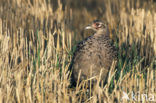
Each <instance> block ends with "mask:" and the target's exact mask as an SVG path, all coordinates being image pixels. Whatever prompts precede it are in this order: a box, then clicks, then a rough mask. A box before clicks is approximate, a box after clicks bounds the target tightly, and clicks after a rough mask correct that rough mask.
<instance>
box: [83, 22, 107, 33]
mask: <svg viewBox="0 0 156 103" xmlns="http://www.w3.org/2000/svg"><path fill="white" fill-rule="evenodd" d="M85 29H92V30H94V31H95V32H99V33H100V32H101V33H105V32H108V26H107V24H106V23H103V22H101V21H99V20H94V21H93V22H92V23H91V25H88V26H87V27H86V28H85Z"/></svg>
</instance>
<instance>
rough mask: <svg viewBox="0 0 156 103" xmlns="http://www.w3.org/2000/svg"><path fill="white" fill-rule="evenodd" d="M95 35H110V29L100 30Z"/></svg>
mask: <svg viewBox="0 0 156 103" xmlns="http://www.w3.org/2000/svg"><path fill="white" fill-rule="evenodd" d="M94 36H96V37H103V36H108V37H109V30H98V31H97V32H96V33H95V35H94Z"/></svg>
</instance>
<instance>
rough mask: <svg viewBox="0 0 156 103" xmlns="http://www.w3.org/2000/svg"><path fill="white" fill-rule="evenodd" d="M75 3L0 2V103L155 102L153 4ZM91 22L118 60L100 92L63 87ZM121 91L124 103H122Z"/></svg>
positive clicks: (155, 21)
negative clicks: (101, 24)
mask: <svg viewBox="0 0 156 103" xmlns="http://www.w3.org/2000/svg"><path fill="white" fill-rule="evenodd" d="M79 3H80V4H77V5H79V6H80V7H77V6H76V5H75V3H74V2H72V1H70V0H69V1H66V2H63V1H61V0H58V1H57V2H54V1H53V0H52V1H49V0H39V1H37V0H25V1H21V0H12V1H11V0H1V1H0V8H1V9H0V11H1V12H0V103H8V102H11V103H14V102H18V103H35V102H36V103H38V102H41V103H47V102H50V103H62V102H63V103H77V102H90V103H96V102H97V101H99V102H105V103H114V102H116V103H118V102H119V103H120V102H121V103H133V102H144V103H148V102H151V101H152V102H156V88H155V84H156V79H155V78H156V56H155V54H156V38H155V37H156V19H155V18H156V8H155V7H156V6H155V5H156V4H155V1H146V0H144V1H139V0H138V1H137V2H135V0H131V1H126V0H122V3H121V4H120V2H119V1H116V0H110V1H106V0H104V1H103V2H102V1H97V2H93V3H94V4H95V5H94V6H90V5H91V4H92V1H90V2H89V1H86V2H84V5H86V6H84V5H82V3H81V1H80V2H79ZM55 4H57V6H55ZM71 5H72V6H71ZM74 5H75V6H74ZM79 8H80V9H79ZM93 8H94V9H93ZM97 18H98V19H100V20H105V21H107V22H108V23H109V25H110V32H111V34H112V40H113V41H114V45H115V46H116V47H117V48H118V49H119V52H118V54H119V57H118V61H117V62H116V64H113V65H112V68H111V69H110V72H109V76H108V83H107V84H106V85H105V86H104V87H103V86H97V87H96V88H94V89H92V90H90V91H89V92H88V90H87V89H86V88H85V87H83V86H84V82H82V83H80V85H77V86H76V87H75V88H69V87H70V80H71V78H70V76H71V73H70V71H69V70H68V68H69V65H70V63H71V58H72V56H73V55H72V54H73V51H74V49H75V45H76V43H77V42H78V41H80V40H82V39H84V38H83V37H87V36H89V34H91V32H90V31H83V28H84V27H85V26H86V25H88V23H90V22H91V21H92V20H94V19H97ZM96 79H98V81H99V80H100V76H99V77H96ZM123 92H125V93H127V94H128V96H129V99H130V100H126V99H123V100H122V96H123ZM133 93H134V94H133ZM142 94H145V95H144V97H143V98H142ZM146 94H147V95H146ZM132 96H134V98H133V97H132ZM152 96H154V98H153V97H152Z"/></svg>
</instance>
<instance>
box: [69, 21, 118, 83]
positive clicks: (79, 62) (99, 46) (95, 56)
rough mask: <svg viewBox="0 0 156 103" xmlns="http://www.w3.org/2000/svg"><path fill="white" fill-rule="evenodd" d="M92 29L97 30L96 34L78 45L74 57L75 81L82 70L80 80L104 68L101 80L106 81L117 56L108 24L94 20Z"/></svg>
mask: <svg viewBox="0 0 156 103" xmlns="http://www.w3.org/2000/svg"><path fill="white" fill-rule="evenodd" d="M96 23H98V25H97V24H96ZM99 25H101V26H99ZM98 26H99V28H98ZM91 29H93V30H94V31H95V34H94V35H92V36H90V37H88V38H86V39H85V40H83V41H82V42H80V43H79V44H78V45H77V48H76V51H75V53H74V56H73V58H72V65H71V66H72V67H71V68H72V73H73V77H72V78H73V80H74V81H77V80H78V75H79V72H80V70H81V76H80V81H82V80H86V79H87V78H91V77H93V76H97V75H99V74H100V71H101V69H102V68H103V72H102V75H101V80H103V82H105V81H106V77H107V74H108V72H109V69H110V67H111V65H112V61H113V60H114V59H116V58H117V51H116V49H115V47H114V46H113V45H112V44H111V39H110V36H109V30H108V27H107V25H106V24H104V23H102V22H100V21H94V22H93V23H92V25H91ZM91 71H92V74H91Z"/></svg>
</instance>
